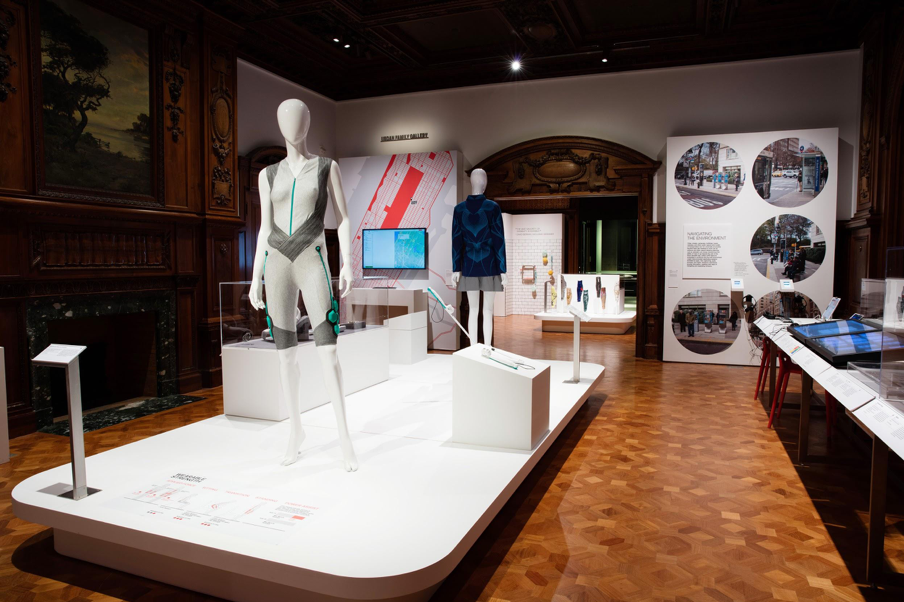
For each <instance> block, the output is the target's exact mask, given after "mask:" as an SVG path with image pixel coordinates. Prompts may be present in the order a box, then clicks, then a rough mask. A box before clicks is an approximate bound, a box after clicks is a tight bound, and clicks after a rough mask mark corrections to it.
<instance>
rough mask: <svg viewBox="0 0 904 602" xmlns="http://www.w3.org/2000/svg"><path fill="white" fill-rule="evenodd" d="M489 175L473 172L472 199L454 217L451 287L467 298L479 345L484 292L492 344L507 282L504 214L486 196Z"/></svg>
mask: <svg viewBox="0 0 904 602" xmlns="http://www.w3.org/2000/svg"><path fill="white" fill-rule="evenodd" d="M486 188H487V172H485V171H484V170H482V169H475V170H474V171H472V172H471V195H470V196H468V198H467V199H465V202H464V203H459V204H458V205H456V206H455V210H454V212H453V214H452V270H453V273H452V284H454V285H455V287H456V289H457V290H459V291H464V292H466V293H467V294H468V306H469V307H470V312H469V313H468V334H469V335H470V337H469V338H470V339H471V343H472V344H473V343H476V342H477V315H478V313H479V312H478V307H479V305H480V292H481V291H483V337H484V339H483V340H484V343H486V344H487V345H489V344H490V342H491V341H492V340H493V309H494V308H493V305H494V301H495V299H496V293H497V292H499V291H502V290H503V287H504V286H505V282H506V274H505V272H506V259H505V230H504V228H503V225H502V211H501V210H500V209H499V205H497V204H496V203H495V202H494V201H491V200H489V199H488V198H486V197H485V196H484V194H483V193H484V191H485V190H486Z"/></svg>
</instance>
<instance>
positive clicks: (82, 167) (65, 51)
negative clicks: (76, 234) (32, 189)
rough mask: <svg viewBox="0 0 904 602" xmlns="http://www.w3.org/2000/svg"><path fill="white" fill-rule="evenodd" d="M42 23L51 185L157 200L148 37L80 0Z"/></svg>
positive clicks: (60, 3) (57, 6) (50, 6)
mask: <svg viewBox="0 0 904 602" xmlns="http://www.w3.org/2000/svg"><path fill="white" fill-rule="evenodd" d="M40 17H41V54H42V79H41V83H42V92H43V109H44V110H43V116H44V163H45V171H46V183H47V184H49V185H52V186H65V187H77V188H91V189H97V190H107V191H114V192H124V193H137V194H145V195H150V194H151V153H150V148H151V123H150V121H151V120H150V117H149V115H148V112H149V110H148V106H149V92H148V80H149V70H148V61H147V32H146V31H144V30H141V29H140V28H137V27H134V26H131V25H129V24H127V23H124V22H122V21H119V20H118V19H116V18H115V17H112V16H110V15H107V14H105V13H102V12H100V11H98V10H96V9H93V8H91V7H88V6H87V5H84V4H82V3H81V2H78V1H76V0H56V1H50V0H44V1H42V2H41V15H40ZM117 25H119V26H118V27H117ZM136 38H137V40H136ZM111 49H112V50H111ZM136 109H137V110H138V111H139V112H137V113H136V112H135V110H136ZM141 109H144V110H141ZM130 114H131V118H129V116H130Z"/></svg>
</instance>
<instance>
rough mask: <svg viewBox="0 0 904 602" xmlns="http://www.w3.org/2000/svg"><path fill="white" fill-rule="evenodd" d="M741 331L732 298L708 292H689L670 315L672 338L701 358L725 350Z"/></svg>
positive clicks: (741, 318)
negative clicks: (673, 336)
mask: <svg viewBox="0 0 904 602" xmlns="http://www.w3.org/2000/svg"><path fill="white" fill-rule="evenodd" d="M742 327H743V316H742V315H741V310H740V308H739V307H738V306H737V305H735V304H733V303H732V302H731V297H729V296H728V295H726V294H725V293H720V292H719V291H716V290H713V289H711V288H701V289H697V290H695V291H691V292H689V293H688V294H686V295H685V296H683V297H681V299H680V300H679V301H678V305H676V306H675V310H674V311H673V312H672V332H673V333H674V334H675V338H677V339H678V342H679V343H681V345H682V346H683V347H684V348H685V349H687V350H688V351H693V352H694V353H699V354H701V355H712V354H714V353H719V352H720V351H725V350H726V349H728V348H729V347H730V346H731V344H732V343H734V342H735V340H736V339H737V338H738V333H739V332H740V331H741V328H742Z"/></svg>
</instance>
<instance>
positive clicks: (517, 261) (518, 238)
mask: <svg viewBox="0 0 904 602" xmlns="http://www.w3.org/2000/svg"><path fill="white" fill-rule="evenodd" d="M512 230H513V231H514V232H513V236H512V240H511V244H510V245H509V244H507V245H506V251H507V252H508V253H509V255H508V257H509V258H510V259H509V261H508V264H509V265H508V274H509V281H510V282H511V286H510V287H509V288H510V290H509V292H508V298H507V299H506V301H508V302H510V303H511V310H510V311H511V313H513V314H522V315H531V314H535V313H538V312H541V311H543V283H544V282H546V281H547V280H549V274H548V271H549V269H550V268H552V271H553V275H554V277H555V278H556V279H558V277H559V276H560V275H561V274H562V215H561V214H535V215H513V216H512ZM544 251H545V252H547V253H548V256H549V258H550V261H549V264H548V265H545V266H544V265H543V252H544ZM525 265H533V266H536V278H535V280H534V282H533V283H524V282H523V281H522V275H521V267H522V266H525ZM534 287H536V292H533V289H534Z"/></svg>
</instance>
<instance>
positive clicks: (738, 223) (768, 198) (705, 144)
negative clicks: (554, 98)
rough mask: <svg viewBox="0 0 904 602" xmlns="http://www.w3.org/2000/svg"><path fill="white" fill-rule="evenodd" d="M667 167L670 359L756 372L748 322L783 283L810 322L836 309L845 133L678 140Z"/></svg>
mask: <svg viewBox="0 0 904 602" xmlns="http://www.w3.org/2000/svg"><path fill="white" fill-rule="evenodd" d="M667 157H668V159H667V162H666V164H665V166H664V168H665V169H666V170H667V171H666V173H667V177H666V183H665V188H666V199H667V212H668V216H669V227H668V229H667V233H666V283H665V286H666V289H665V307H664V310H665V312H666V315H665V318H666V319H665V320H663V322H664V331H665V332H664V336H663V359H664V360H666V361H682V362H699V363H717V364H739V365H747V364H753V363H756V362H759V355H758V352H757V348H756V345H755V344H754V342H753V340H752V339H751V338H750V334H749V332H748V328H749V326H750V324H749V321H750V318H752V317H753V316H754V315H756V312H762V311H764V310H769V311H774V309H770V308H771V307H772V303H773V302H772V301H771V298H772V293H774V292H775V291H778V290H779V289H780V288H781V285H780V281H782V280H783V279H787V280H791V281H792V282H793V285H792V286H793V291H794V297H792V299H794V300H795V302H796V303H797V304H798V305H800V311H801V312H806V313H815V312H817V311H821V310H822V309H824V308H825V307H826V305H827V304H828V302H829V300H830V299H831V298H832V286H833V279H834V264H835V215H836V214H835V208H836V198H837V195H838V175H837V172H838V171H839V170H838V169H837V168H836V166H838V162H839V149H838V129H836V128H826V129H814V130H785V131H773V132H757V133H745V134H723V135H708V136H682V137H674V138H669V139H668V143H667ZM732 279H741V280H743V292H742V293H739V294H736V295H735V298H734V299H732V297H731V280H732ZM741 295H744V296H746V295H751V297H752V299H751V300H752V302H753V303H754V313H753V314H748V315H747V318H748V320H746V321H745V312H744V304H743V302H742V301H741ZM817 308H818V310H817Z"/></svg>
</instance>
